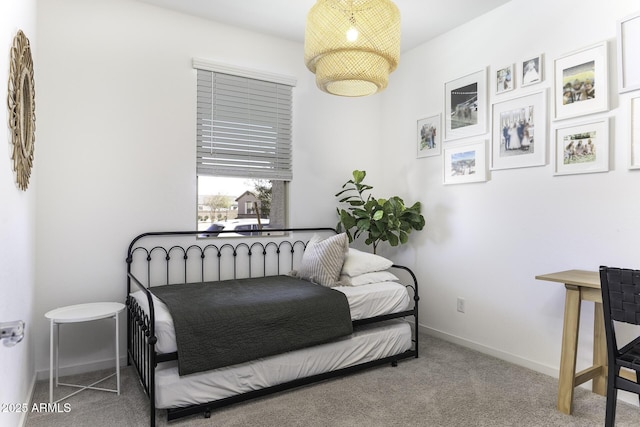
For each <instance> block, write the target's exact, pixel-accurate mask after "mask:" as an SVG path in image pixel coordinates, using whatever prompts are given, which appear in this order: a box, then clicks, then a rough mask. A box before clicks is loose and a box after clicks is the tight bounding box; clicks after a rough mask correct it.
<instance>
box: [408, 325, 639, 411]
mask: <svg viewBox="0 0 640 427" xmlns="http://www.w3.org/2000/svg"><path fill="white" fill-rule="evenodd" d="M418 326H419V330H420V332H423V333H425V334H427V335H431V336H433V337H436V338H440V339H442V340H444V341H448V342H451V343H453V344H457V345H460V346H462V347H466V348H470V349H472V350H476V351H478V352H480V353H483V354H487V355H489V356H493V357H496V358H498V359H501V360H504V361H506V362H509V363H513V364H514V365H518V366H522V367H525V368H528V369H531V370H533V371H536V372H540V373H542V374H546V375H549V376H551V377H553V378H558V377H559V376H560V369H559V368H555V367H553V366H548V365H544V364H542V363H538V362H536V361H533V360H530V359H527V358H524V357H521V356H517V355H515V354H511V353H508V352H506V351H502V350H498V349H496V348H493V347H489V346H486V345H484V344H481V343H478V342H475V341H471V340H468V339H466V338H462V337H458V336H456V335H451V334H449V333H447V332H443V331H439V330H437V329H434V328H430V327H428V326H425V325H422V324H419V325H418ZM590 384H591V381H588V382H586V383H584V384H581V385H580V386H579V387H582V388H586V389H588V390H591V385H590ZM618 400H621V401H623V402H625V403H629V404H631V405H634V406H638V396H637V395H635V394H633V393H628V392H625V391H624V390H620V391H619V392H618Z"/></svg>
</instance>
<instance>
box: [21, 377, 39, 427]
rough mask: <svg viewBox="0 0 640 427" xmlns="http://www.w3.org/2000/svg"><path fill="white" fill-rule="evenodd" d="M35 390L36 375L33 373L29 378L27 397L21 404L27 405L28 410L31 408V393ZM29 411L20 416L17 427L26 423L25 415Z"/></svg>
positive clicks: (22, 426)
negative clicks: (25, 403)
mask: <svg viewBox="0 0 640 427" xmlns="http://www.w3.org/2000/svg"><path fill="white" fill-rule="evenodd" d="M35 389H36V374H35V372H34V374H33V377H31V384H30V385H29V390H27V395H26V396H25V398H24V400H23V402H28V403H29V408H31V402H32V400H33V393H34V391H35ZM28 413H29V411H23V412H22V414H21V415H20V420H19V421H18V427H24V426H25V425H26V423H27V414H28Z"/></svg>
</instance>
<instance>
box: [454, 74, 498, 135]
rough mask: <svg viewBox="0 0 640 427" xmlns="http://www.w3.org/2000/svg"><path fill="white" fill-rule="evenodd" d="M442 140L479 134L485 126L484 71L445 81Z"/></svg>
mask: <svg viewBox="0 0 640 427" xmlns="http://www.w3.org/2000/svg"><path fill="white" fill-rule="evenodd" d="M444 91H445V100H444V111H445V113H444V116H445V120H444V121H445V129H444V139H445V140H446V141H449V140H452V139H457V138H463V137H466V136H473V135H480V134H483V133H485V132H486V129H487V105H488V104H487V70H486V69H482V70H480V71H476V72H475V73H473V74H469V75H467V76H464V77H461V78H459V79H456V80H452V81H450V82H447V83H445V85H444Z"/></svg>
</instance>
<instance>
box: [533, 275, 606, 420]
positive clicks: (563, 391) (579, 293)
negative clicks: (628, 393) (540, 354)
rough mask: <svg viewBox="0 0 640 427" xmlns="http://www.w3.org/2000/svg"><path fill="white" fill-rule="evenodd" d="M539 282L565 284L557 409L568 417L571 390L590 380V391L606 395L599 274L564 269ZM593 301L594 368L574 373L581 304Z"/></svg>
mask: <svg viewBox="0 0 640 427" xmlns="http://www.w3.org/2000/svg"><path fill="white" fill-rule="evenodd" d="M536 279H538V280H547V281H550V282H559V283H564V287H565V288H566V297H565V303H564V326H563V329H562V350H561V356H560V377H559V379H558V410H560V411H561V412H563V413H565V414H571V410H572V404H573V390H574V388H575V387H577V386H579V385H580V384H582V383H585V382H587V381H589V380H593V385H592V391H593V392H594V393H598V394H600V395H602V396H606V394H607V342H606V337H605V332H604V316H603V313H602V293H601V290H600V275H599V273H598V272H597V271H585V270H567V271H560V272H558V273H550V274H542V275H540V276H536ZM583 300H584V301H592V302H594V316H593V319H594V322H593V366H591V367H590V368H587V369H585V370H583V371H580V372H578V373H576V356H577V353H578V329H579V326H580V303H581V301H583Z"/></svg>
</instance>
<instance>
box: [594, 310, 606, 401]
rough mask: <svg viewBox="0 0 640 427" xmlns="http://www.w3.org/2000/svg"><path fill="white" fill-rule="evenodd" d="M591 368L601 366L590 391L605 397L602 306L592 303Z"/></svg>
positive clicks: (604, 343) (604, 346) (604, 349)
mask: <svg viewBox="0 0 640 427" xmlns="http://www.w3.org/2000/svg"><path fill="white" fill-rule="evenodd" d="M593 366H601V367H602V368H601V371H600V375H598V376H597V377H595V378H594V379H593V382H592V385H591V390H592V391H593V392H594V393H597V394H599V395H601V396H606V395H607V341H606V336H605V331H604V314H603V312H602V304H601V303H599V302H596V303H594V313H593Z"/></svg>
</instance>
